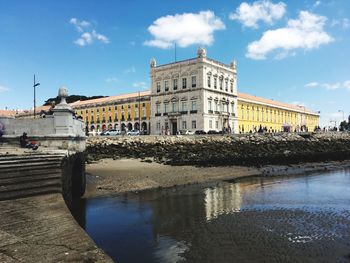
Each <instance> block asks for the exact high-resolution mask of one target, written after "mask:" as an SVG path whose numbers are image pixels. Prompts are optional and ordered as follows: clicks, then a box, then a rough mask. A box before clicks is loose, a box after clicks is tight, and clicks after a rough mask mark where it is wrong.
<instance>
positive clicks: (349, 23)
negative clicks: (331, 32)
mask: <svg viewBox="0 0 350 263" xmlns="http://www.w3.org/2000/svg"><path fill="white" fill-rule="evenodd" d="M335 26H337V27H341V28H342V29H348V28H350V20H349V18H342V19H333V20H332V23H331V27H335Z"/></svg>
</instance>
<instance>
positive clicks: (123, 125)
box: [121, 123, 126, 131]
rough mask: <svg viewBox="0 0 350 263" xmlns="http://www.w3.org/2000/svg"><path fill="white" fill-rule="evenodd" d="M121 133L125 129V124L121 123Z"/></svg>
mask: <svg viewBox="0 0 350 263" xmlns="http://www.w3.org/2000/svg"><path fill="white" fill-rule="evenodd" d="M121 128H122V131H125V129H126V126H125V123H122V127H121Z"/></svg>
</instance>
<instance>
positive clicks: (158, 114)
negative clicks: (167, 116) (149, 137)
mask: <svg viewBox="0 0 350 263" xmlns="http://www.w3.org/2000/svg"><path fill="white" fill-rule="evenodd" d="M154 115H155V116H156V117H158V116H162V114H161V113H156V114H154Z"/></svg>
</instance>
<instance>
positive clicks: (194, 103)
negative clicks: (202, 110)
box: [191, 100, 197, 110]
mask: <svg viewBox="0 0 350 263" xmlns="http://www.w3.org/2000/svg"><path fill="white" fill-rule="evenodd" d="M191 103H192V104H191V110H197V101H196V100H192V102H191Z"/></svg>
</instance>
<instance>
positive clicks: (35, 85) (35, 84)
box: [33, 74, 40, 119]
mask: <svg viewBox="0 0 350 263" xmlns="http://www.w3.org/2000/svg"><path fill="white" fill-rule="evenodd" d="M39 85H40V83H36V81H35V74H34V83H33V88H34V119H35V103H36V101H35V87H37V86H39Z"/></svg>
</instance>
